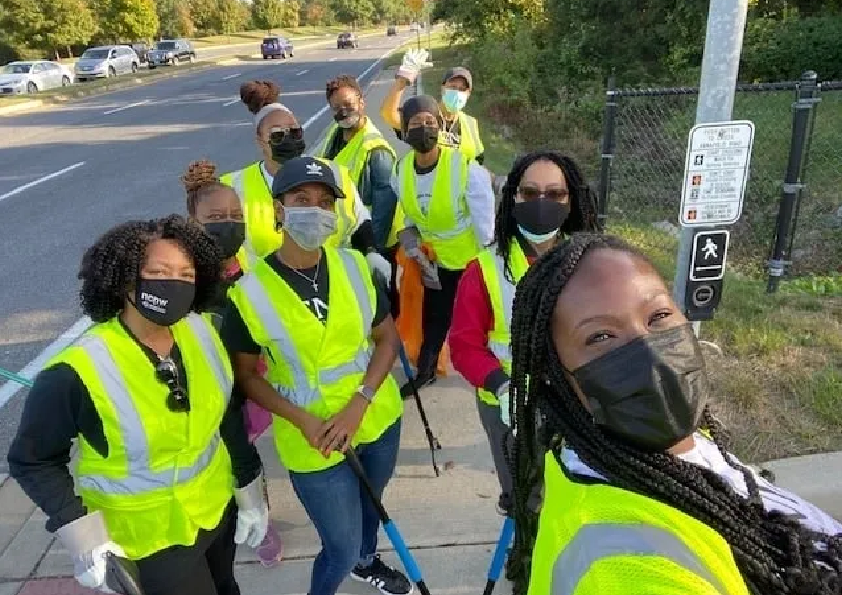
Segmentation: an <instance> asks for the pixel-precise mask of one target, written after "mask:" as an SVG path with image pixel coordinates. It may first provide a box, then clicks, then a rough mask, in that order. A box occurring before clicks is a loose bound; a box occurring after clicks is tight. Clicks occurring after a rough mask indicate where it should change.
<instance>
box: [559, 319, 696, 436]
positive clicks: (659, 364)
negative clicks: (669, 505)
mask: <svg viewBox="0 0 842 595" xmlns="http://www.w3.org/2000/svg"><path fill="white" fill-rule="evenodd" d="M571 375H572V376H573V378H574V379H575V380H576V382H577V383H578V384H579V388H580V389H581V390H582V394H584V395H585V398H587V400H588V405H589V406H590V409H591V413H592V414H593V419H594V423H596V424H597V425H599V426H602V427H603V428H604V429H605V430H607V431H608V432H610V433H612V434H614V435H616V436H617V437H618V438H620V439H622V440H623V441H625V442H627V443H629V444H632V445H634V446H636V447H637V448H640V449H641V450H646V451H651V452H663V451H665V450H667V449H668V448H670V447H671V446H674V445H676V444H677V443H678V442H679V441H681V440H682V439H683V438H686V437H687V436H689V435H691V434H692V433H693V432H695V431H696V430H697V429H698V428H699V425H700V424H701V421H702V414H703V412H704V408H705V405H706V404H707V399H708V393H709V387H708V379H707V374H706V372H705V362H704V358H703V357H702V350H701V348H700V347H699V343H698V341H697V340H696V336H695V335H694V334H693V326H692V325H691V324H685V325H682V326H679V327H676V328H673V329H669V330H666V331H661V332H658V333H653V334H651V335H647V336H645V337H641V338H639V339H635V340H634V341H632V342H631V343H628V344H627V345H623V346H622V347H618V348H616V349H613V350H611V351H609V352H608V353H606V354H605V355H603V356H601V357H599V358H597V359H595V360H594V361H592V362H590V363H587V364H585V365H584V366H582V367H580V368H578V369H577V370H575V371H574V372H572V374H571Z"/></svg>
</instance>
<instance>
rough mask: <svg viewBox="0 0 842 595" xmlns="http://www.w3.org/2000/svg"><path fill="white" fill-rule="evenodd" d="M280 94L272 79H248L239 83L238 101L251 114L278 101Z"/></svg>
mask: <svg viewBox="0 0 842 595" xmlns="http://www.w3.org/2000/svg"><path fill="white" fill-rule="evenodd" d="M280 96H281V88H280V87H279V86H278V85H277V84H276V83H273V82H272V81H249V82H246V83H243V84H242V85H240V101H242V102H243V103H244V104H245V105H246V107H247V108H248V110H249V111H250V112H251V113H253V114H257V112H259V111H260V110H261V109H263V108H264V107H265V106H267V105H269V104H270V103H275V102H276V101H278V98H279V97H280Z"/></svg>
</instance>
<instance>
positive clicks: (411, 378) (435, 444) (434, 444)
mask: <svg viewBox="0 0 842 595" xmlns="http://www.w3.org/2000/svg"><path fill="white" fill-rule="evenodd" d="M399 355H400V358H401V365H402V366H403V372H404V374H406V381H407V382H409V385H410V386H411V387H412V396H413V397H414V398H415V405H416V406H417V407H418V414H419V415H420V416H421V423H422V424H424V432H425V433H426V434H427V442H428V443H429V445H430V456H431V457H432V459H433V471H435V472H436V477H439V476H440V475H441V473H440V472H439V466H438V465H437V464H436V451H437V450H441V444H439V440H438V438H436V437H435V436H434V435H433V431H432V430H431V429H430V422H429V421H427V413H426V412H425V411H424V406H423V405H422V404H421V395H419V394H418V385H416V384H415V375H414V374H413V373H412V367H411V366H410V365H409V357H407V355H406V349H404V347H403V343H401V349H400V352H399Z"/></svg>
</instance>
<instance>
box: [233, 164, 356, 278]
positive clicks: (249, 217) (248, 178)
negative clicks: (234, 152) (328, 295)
mask: <svg viewBox="0 0 842 595" xmlns="http://www.w3.org/2000/svg"><path fill="white" fill-rule="evenodd" d="M319 161H321V162H322V163H324V164H325V165H327V166H328V167H330V168H331V169H332V170H333V174H334V176H335V177H336V179H337V180H339V181H340V186H341V187H342V191H343V192H344V193H345V198H344V199H339V200H337V201H336V207H335V208H336V214H337V216H338V217H339V221H338V223H337V226H336V231H335V232H334V233H333V235H332V236H330V237H329V238H328V240H327V242H326V245H328V246H334V247H339V246H347V245H349V244H350V241H351V235H352V233H353V230H354V228H355V227H356V225H357V214H356V211H355V210H354V199H355V197H356V196H357V188H356V185H355V184H354V181H353V180H352V179H351V176H350V174H349V173H348V170H347V169H346V168H344V167H342V166H341V165H338V164H336V163H333V162H331V161H328V160H327V159H319ZM261 164H262V161H257V162H255V163H252V164H251V165H249V166H246V167H244V168H243V169H240V170H237V171H235V172H231V173H228V174H225V175H223V176H222V177H221V178H220V180H219V181H220V182H222V183H223V184H225V185H226V186H231V187H232V188H233V189H234V190H235V191H236V192H237V196H239V198H240V205H241V206H242V209H243V219H244V220H245V222H246V240H245V242H244V243H243V245H242V247H241V248H240V250H239V251H238V252H237V261H238V262H239V263H240V268H241V269H242V270H243V272H247V271H249V270H250V269H251V268H252V267H253V266H254V264H255V262H257V261H259V260H263V259H264V258H266V256H268V255H269V254H271V253H272V252H274V251H275V250H277V249H278V248H280V247H281V244H283V243H284V233H283V229H281V230H278V229H277V227H276V221H275V204H274V202H273V199H272V189H271V188H269V185H268V184H267V183H266V178H264V177H263V171H262V167H261Z"/></svg>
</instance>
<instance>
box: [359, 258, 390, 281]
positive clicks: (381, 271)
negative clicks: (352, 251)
mask: <svg viewBox="0 0 842 595" xmlns="http://www.w3.org/2000/svg"><path fill="white" fill-rule="evenodd" d="M365 260H366V262H367V263H368V268H369V269H371V274H372V275H379V276H381V277H383V281H384V282H385V283H386V288H387V289H388V288H390V287H391V285H392V265H391V264H389V261H388V260H386V259H385V258H383V256H382V255H381V254H378V253H377V252H369V253H368V254H366V255H365Z"/></svg>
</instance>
